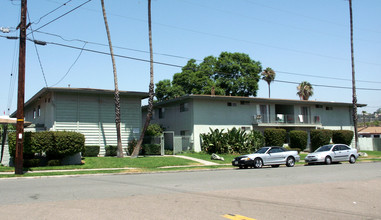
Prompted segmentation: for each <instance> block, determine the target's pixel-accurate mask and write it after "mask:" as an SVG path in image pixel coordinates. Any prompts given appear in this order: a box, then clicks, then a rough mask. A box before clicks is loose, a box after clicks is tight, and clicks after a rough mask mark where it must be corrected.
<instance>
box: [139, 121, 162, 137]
mask: <svg viewBox="0 0 381 220" xmlns="http://www.w3.org/2000/svg"><path fill="white" fill-rule="evenodd" d="M163 130H164V129H163V128H162V127H161V126H160V125H158V124H150V125H148V128H147V131H146V133H145V134H144V135H146V136H154V137H155V136H160V135H162V134H163Z"/></svg>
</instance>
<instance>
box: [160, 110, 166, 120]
mask: <svg viewBox="0 0 381 220" xmlns="http://www.w3.org/2000/svg"><path fill="white" fill-rule="evenodd" d="M164 113H165V109H164V108H159V118H164Z"/></svg>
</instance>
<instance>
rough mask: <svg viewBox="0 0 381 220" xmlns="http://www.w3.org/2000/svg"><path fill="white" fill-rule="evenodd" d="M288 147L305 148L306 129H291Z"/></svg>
mask: <svg viewBox="0 0 381 220" xmlns="http://www.w3.org/2000/svg"><path fill="white" fill-rule="evenodd" d="M289 135H290V147H291V148H299V149H300V150H302V151H303V150H305V149H306V147H307V140H308V134H307V132H306V131H301V130H293V131H290V133H289Z"/></svg>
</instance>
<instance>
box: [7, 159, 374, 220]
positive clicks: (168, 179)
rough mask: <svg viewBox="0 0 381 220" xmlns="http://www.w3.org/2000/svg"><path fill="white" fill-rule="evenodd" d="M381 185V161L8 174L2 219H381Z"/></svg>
mask: <svg viewBox="0 0 381 220" xmlns="http://www.w3.org/2000/svg"><path fill="white" fill-rule="evenodd" d="M380 186H381V163H356V164H348V163H345V164H333V165H329V166H327V165H314V166H296V167H292V168H289V167H285V166H281V167H279V168H268V167H264V168H262V169H227V170H212V171H189V172H165V173H151V174H120V175H84V176H69V177H67V176H66V177H38V178H17V179H16V178H13V179H0V198H1V199H0V219H117V218H118V219H220V220H223V219H227V218H226V217H223V215H226V214H233V215H241V216H246V217H248V218H251V219H261V220H263V219H323V218H324V219H381V187H380ZM237 219H238V218H237Z"/></svg>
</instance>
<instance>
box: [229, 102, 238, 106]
mask: <svg viewBox="0 0 381 220" xmlns="http://www.w3.org/2000/svg"><path fill="white" fill-rule="evenodd" d="M227 105H228V106H237V103H235V102H228V103H227Z"/></svg>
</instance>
